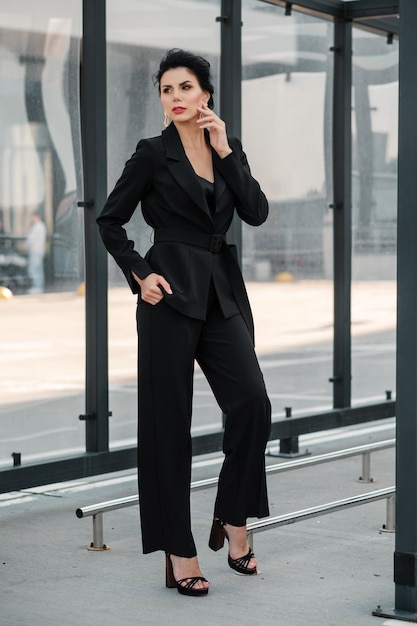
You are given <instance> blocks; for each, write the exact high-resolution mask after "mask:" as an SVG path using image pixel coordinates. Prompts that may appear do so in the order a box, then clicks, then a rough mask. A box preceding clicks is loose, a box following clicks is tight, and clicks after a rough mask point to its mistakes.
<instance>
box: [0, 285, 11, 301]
mask: <svg viewBox="0 0 417 626" xmlns="http://www.w3.org/2000/svg"><path fill="white" fill-rule="evenodd" d="M12 297H13V292H12V291H11V290H10V289H9V288H8V287H3V286H2V285H1V286H0V300H10V299H11V298H12Z"/></svg>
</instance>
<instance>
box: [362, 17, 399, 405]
mask: <svg viewBox="0 0 417 626" xmlns="http://www.w3.org/2000/svg"><path fill="white" fill-rule="evenodd" d="M352 100H353V127H352V145H353V152H352V160H353V172H352V198H353V206H352V211H353V214H352V228H353V240H352V246H353V250H352V253H353V257H352V279H353V284H352V336H353V343H352V348H353V362H352V364H353V368H352V370H353V378H352V392H353V399H354V400H355V401H358V400H360V399H362V400H363V399H370V400H378V401H381V400H383V399H384V398H385V391H386V390H391V391H394V386H395V325H396V282H395V280H396V247H397V242H396V236H397V158H398V126H397V124H398V41H395V40H394V41H393V42H392V43H390V44H388V43H387V39H386V37H382V36H378V35H375V34H372V33H367V32H365V31H362V30H359V29H355V30H354V37H353V91H352ZM376 359H377V361H378V371H377V372H376V370H375V368H374V367H373V363H375V360H376ZM364 381H366V385H364Z"/></svg>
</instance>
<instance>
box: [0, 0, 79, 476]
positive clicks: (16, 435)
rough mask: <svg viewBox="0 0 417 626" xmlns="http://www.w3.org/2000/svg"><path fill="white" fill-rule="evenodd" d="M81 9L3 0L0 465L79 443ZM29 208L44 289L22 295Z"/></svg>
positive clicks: (26, 286)
mask: <svg viewBox="0 0 417 626" xmlns="http://www.w3.org/2000/svg"><path fill="white" fill-rule="evenodd" d="M81 6H82V5H81V0H77V1H74V0H71V1H70V0H64V1H60V2H56V3H54V9H53V11H51V3H50V2H45V1H42V0H39V1H38V2H36V3H33V2H29V1H28V0H16V1H15V2H13V3H12V4H11V5H10V3H7V5H6V3H5V2H0V54H1V64H0V81H1V85H2V89H1V106H0V172H1V174H0V176H1V181H0V286H3V287H8V288H10V290H11V291H12V293H13V294H14V296H13V298H12V299H11V300H10V301H8V302H7V303H6V302H5V303H1V306H2V309H3V307H4V309H3V310H2V325H1V327H0V344H1V346H2V353H1V355H0V359H1V360H2V361H4V364H7V366H6V367H4V368H2V372H3V375H2V379H1V381H0V413H1V421H2V441H1V444H0V464H3V463H5V464H9V463H11V461H10V455H11V452H12V451H20V452H21V453H22V462H25V461H27V460H28V459H29V458H44V457H46V456H48V455H55V456H56V455H57V454H61V453H64V450H65V451H68V450H72V449H74V448H82V447H83V432H82V430H83V429H82V427H81V425H80V423H79V421H78V414H79V413H80V412H82V406H83V393H84V304H83V299H82V298H81V297H80V296H78V295H77V294H76V289H77V287H78V286H79V285H80V284H81V283H82V280H83V248H82V240H83V237H82V227H81V224H82V221H81V220H82V216H81V215H80V213H79V209H78V208H77V203H76V200H77V198H78V197H82V195H81V188H80V187H81V174H80V173H81V158H80V128H79V89H78V80H79V62H80V60H79V43H80V28H81ZM35 212H37V213H38V214H39V216H40V220H41V221H42V223H43V224H45V226H46V230H47V242H46V251H45V255H44V257H43V258H42V259H41V260H42V266H41V268H40V271H43V275H44V277H45V287H44V289H45V292H46V293H41V294H37V295H36V296H35V295H34V296H32V295H30V296H29V295H27V294H29V293H31V290H32V291H33V287H34V285H33V284H31V280H30V274H29V272H28V260H29V258H30V256H29V255H28V244H27V240H26V237H27V234H28V231H29V227H30V223H31V220H32V216H33V214H34V213H35ZM36 287H37V288H36V291H42V290H43V289H42V287H39V286H36ZM58 292H60V293H58ZM69 394H71V395H69ZM64 396H65V401H63V397H64Z"/></svg>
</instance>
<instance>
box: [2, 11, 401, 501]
mask: <svg viewBox="0 0 417 626" xmlns="http://www.w3.org/2000/svg"><path fill="white" fill-rule="evenodd" d="M260 1H261V0H260ZM270 1H271V0H270ZM272 4H276V5H280V6H282V7H286V9H287V11H288V13H291V10H293V9H297V10H302V11H308V12H309V13H310V14H314V15H318V14H320V15H323V16H325V17H326V19H332V20H334V21H335V42H334V54H335V63H334V67H335V76H334V79H335V81H336V82H335V86H336V88H335V91H336V90H337V92H338V94H339V98H337V99H336V98H335V99H334V102H333V119H334V134H337V137H338V141H337V142H335V143H334V145H333V160H334V164H335V166H334V216H335V221H334V224H335V226H334V228H335V238H336V241H337V244H338V245H337V246H335V251H336V254H335V256H334V264H335V291H334V301H335V339H334V374H333V379H334V407H335V410H334V411H329V412H327V413H324V414H319V415H317V414H312V415H303V416H299V417H293V418H291V419H284V420H279V421H277V422H275V423H274V424H273V427H272V435H271V437H272V438H273V439H281V438H282V439H288V438H291V437H297V436H298V435H300V434H302V433H306V432H314V431H318V430H324V429H326V428H335V427H337V426H344V425H349V424H354V423H359V422H366V421H370V420H375V419H382V418H385V417H391V416H393V415H394V414H395V406H394V403H392V402H386V403H381V404H376V405H373V406H371V407H359V408H355V409H350V408H349V406H350V236H351V235H350V204H351V199H350V194H351V192H350V184H351V183H350V132H351V126H350V75H351V68H350V63H351V60H350V57H351V49H350V47H351V24H350V21H351V20H352V19H359V18H360V19H361V20H365V19H366V17H367V16H369V19H375V17H376V15H378V14H380V15H392V14H394V13H395V11H396V10H398V2H395V1H393V0H391V1H388V0H375V1H372V2H371V1H370V0H354V1H351V2H348V3H343V2H341V0H340V1H339V2H334V1H331V0H298V2H296V3H288V2H283V1H282V0H275V2H273V1H272ZM105 5H106V2H105V0H84V2H83V50H82V67H81V113H82V145H83V158H84V198H83V199H82V200H81V204H82V206H84V209H85V221H84V223H85V248H86V254H85V258H86V265H85V273H86V277H85V278H86V376H87V378H86V409H85V414H84V415H83V416H80V417H81V418H82V419H85V421H86V453H85V454H83V455H80V456H78V457H71V458H60V459H57V460H55V461H51V462H45V463H37V464H33V465H30V466H29V465H28V466H20V467H14V468H11V469H9V470H4V471H2V472H0V476H1V485H0V492H2V491H3V492H4V491H10V490H15V489H22V488H27V487H31V486H33V485H40V484H46V483H50V482H51V481H54V482H58V481H62V480H69V479H73V478H78V477H83V476H91V475H94V474H98V473H105V472H111V471H118V470H121V469H126V468H129V467H133V466H135V464H136V448H134V447H131V448H128V449H123V450H115V451H109V425H108V417H109V407H108V356H107V347H108V339H107V255H106V253H105V250H104V247H103V246H102V244H101V241H100V240H99V237H98V231H97V227H96V223H95V219H96V214H97V212H98V211H99V210H100V207H101V206H102V204H103V203H104V200H105V195H106V186H107V182H106V181H107V164H106V33H105V12H106V6H105ZM379 11H381V13H379ZM218 21H219V22H220V25H221V89H220V92H221V102H220V107H221V115H222V116H223V118H224V119H225V121H226V123H227V126H228V129H229V132H230V133H232V134H234V135H237V136H240V133H241V117H240V115H241V26H242V24H241V3H240V2H236V1H235V0H222V3H221V14H220V16H219V17H218ZM376 21H377V20H376ZM380 21H381V22H382V21H383V20H380ZM381 30H384V28H381ZM340 93H343V98H340ZM340 102H342V104H341V105H340ZM232 236H233V238H234V240H235V242H236V243H237V245H238V247H239V248H240V250H241V237H242V233H241V224H240V222H239V221H236V222H234V224H233V233H232ZM341 242H344V244H343V245H340V243H341ZM221 438H222V432H221V431H219V432H217V433H211V434H207V435H202V436H200V437H196V438H194V439H193V453H194V454H202V453H205V452H209V451H214V450H219V449H220V448H221Z"/></svg>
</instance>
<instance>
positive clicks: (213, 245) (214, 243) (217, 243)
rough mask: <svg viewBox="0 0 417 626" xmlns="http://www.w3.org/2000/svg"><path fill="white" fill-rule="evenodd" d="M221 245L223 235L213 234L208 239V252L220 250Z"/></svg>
mask: <svg viewBox="0 0 417 626" xmlns="http://www.w3.org/2000/svg"><path fill="white" fill-rule="evenodd" d="M222 245H223V235H213V236H212V238H211V241H210V245H209V250H210V252H220V250H221V249H222Z"/></svg>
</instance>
